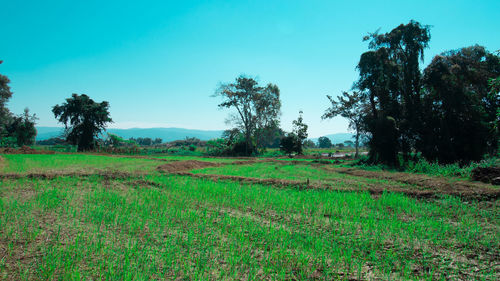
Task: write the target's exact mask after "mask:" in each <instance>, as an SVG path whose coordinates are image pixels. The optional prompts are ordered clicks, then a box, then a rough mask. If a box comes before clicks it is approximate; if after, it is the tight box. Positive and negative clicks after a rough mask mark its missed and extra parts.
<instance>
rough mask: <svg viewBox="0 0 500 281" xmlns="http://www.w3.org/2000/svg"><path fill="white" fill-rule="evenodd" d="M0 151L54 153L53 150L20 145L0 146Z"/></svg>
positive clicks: (4, 152)
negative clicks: (13, 146) (18, 146)
mask: <svg viewBox="0 0 500 281" xmlns="http://www.w3.org/2000/svg"><path fill="white" fill-rule="evenodd" d="M0 153H3V154H54V153H55V152H54V151H49V150H47V151H44V150H36V149H33V148H31V147H29V146H22V147H20V148H17V149H16V148H11V147H4V148H0Z"/></svg>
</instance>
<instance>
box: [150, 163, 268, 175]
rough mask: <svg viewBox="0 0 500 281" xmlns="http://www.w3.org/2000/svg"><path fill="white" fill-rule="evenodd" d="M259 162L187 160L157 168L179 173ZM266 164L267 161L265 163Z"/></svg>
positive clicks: (162, 170) (161, 170)
mask: <svg viewBox="0 0 500 281" xmlns="http://www.w3.org/2000/svg"><path fill="white" fill-rule="evenodd" d="M255 162H258V161H255V160H254V161H251V160H249V161H234V162H228V163H214V162H206V161H198V160H186V161H174V162H170V163H167V164H164V165H161V166H159V167H158V168H157V170H158V171H160V172H167V173H174V174H175V173H178V172H184V171H190V170H195V169H203V168H207V167H220V166H225V165H248V164H253V163H255ZM264 162H265V161H264Z"/></svg>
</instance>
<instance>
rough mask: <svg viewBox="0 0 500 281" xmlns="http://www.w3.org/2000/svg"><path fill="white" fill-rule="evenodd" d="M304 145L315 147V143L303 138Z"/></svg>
mask: <svg viewBox="0 0 500 281" xmlns="http://www.w3.org/2000/svg"><path fill="white" fill-rule="evenodd" d="M304 147H305V148H316V144H315V143H314V141H312V140H305V141H304Z"/></svg>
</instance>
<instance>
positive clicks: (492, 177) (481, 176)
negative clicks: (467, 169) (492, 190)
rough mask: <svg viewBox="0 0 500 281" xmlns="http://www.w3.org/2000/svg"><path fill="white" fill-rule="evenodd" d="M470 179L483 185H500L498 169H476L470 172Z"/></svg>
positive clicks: (499, 169)
mask: <svg viewBox="0 0 500 281" xmlns="http://www.w3.org/2000/svg"><path fill="white" fill-rule="evenodd" d="M472 179H473V180H476V181H481V182H485V183H491V184H495V185H500V167H486V168H481V167H477V168H475V169H474V170H472Z"/></svg>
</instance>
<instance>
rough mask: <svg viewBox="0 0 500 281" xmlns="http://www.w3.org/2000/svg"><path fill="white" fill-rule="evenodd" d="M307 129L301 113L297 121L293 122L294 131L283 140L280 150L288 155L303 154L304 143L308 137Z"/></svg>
mask: <svg viewBox="0 0 500 281" xmlns="http://www.w3.org/2000/svg"><path fill="white" fill-rule="evenodd" d="M307 128H308V126H307V124H305V123H304V121H303V118H302V111H300V112H299V117H298V118H297V120H294V121H293V131H292V132H291V133H288V134H286V135H285V137H283V138H281V141H280V150H281V151H283V152H285V153H288V154H290V153H292V152H296V153H297V154H302V152H303V147H304V142H305V140H306V139H307V135H308V134H307Z"/></svg>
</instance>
